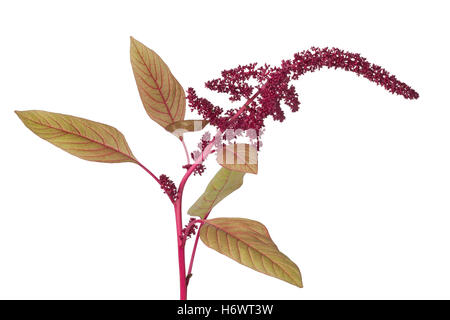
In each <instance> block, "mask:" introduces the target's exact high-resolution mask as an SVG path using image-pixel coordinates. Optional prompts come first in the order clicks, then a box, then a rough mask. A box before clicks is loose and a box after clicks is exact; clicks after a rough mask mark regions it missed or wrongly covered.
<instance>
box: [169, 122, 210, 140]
mask: <svg viewBox="0 0 450 320" xmlns="http://www.w3.org/2000/svg"><path fill="white" fill-rule="evenodd" d="M207 124H208V121H206V120H181V121H177V122H174V123H171V124H169V125H168V126H167V127H166V130H167V131H169V132H170V133H172V134H174V135H175V136H177V137H181V136H182V135H183V133H185V132H194V131H200V130H202V129H203V128H204V127H205V126H206V125H207Z"/></svg>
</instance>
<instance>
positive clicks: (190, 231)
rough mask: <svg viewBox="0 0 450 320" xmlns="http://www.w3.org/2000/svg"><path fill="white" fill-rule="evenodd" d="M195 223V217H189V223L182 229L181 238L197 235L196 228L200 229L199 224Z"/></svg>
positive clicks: (185, 238)
mask: <svg viewBox="0 0 450 320" xmlns="http://www.w3.org/2000/svg"><path fill="white" fill-rule="evenodd" d="M195 223H196V219H195V218H191V219H189V222H188V224H187V225H186V226H185V227H184V228H183V229H182V230H181V239H183V240H187V239H189V238H190V237H192V236H193V235H195V233H196V230H197V229H198V226H197V225H196V224H195Z"/></svg>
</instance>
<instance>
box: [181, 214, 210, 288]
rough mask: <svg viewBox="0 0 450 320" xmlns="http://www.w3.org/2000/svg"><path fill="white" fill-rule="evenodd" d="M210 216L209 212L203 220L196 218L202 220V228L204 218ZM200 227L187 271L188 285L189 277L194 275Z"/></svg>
mask: <svg viewBox="0 0 450 320" xmlns="http://www.w3.org/2000/svg"><path fill="white" fill-rule="evenodd" d="M210 212H211V211H210ZM208 216H209V212H208V213H207V214H206V215H205V217H204V218H203V220H195V221H199V222H200V228H201V226H202V225H203V223H204V220H206V219H207V218H208ZM200 228H199V229H198V231H197V235H196V237H195V242H194V247H193V248H192V254H191V261H190V262H189V269H188V273H187V276H188V280H187V283H186V286H187V285H188V284H189V279H190V278H191V277H192V267H193V265H194V259H195V252H196V251H197V244H198V239H199V238H200Z"/></svg>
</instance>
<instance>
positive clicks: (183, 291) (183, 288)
mask: <svg viewBox="0 0 450 320" xmlns="http://www.w3.org/2000/svg"><path fill="white" fill-rule="evenodd" d="M264 86H265V85H263V86H262V87H261V88H260V89H259V90H258V91H257V92H256V93H255V94H254V95H253V96H251V97H250V98H249V99H248V100H247V102H245V104H244V105H243V106H242V107H241V108H240V109H239V110H238V112H236V114H235V115H234V116H232V117H230V120H229V124H230V125H231V124H232V123H233V121H234V120H236V119H237V117H239V115H240V114H241V113H242V112H244V110H245V108H247V107H248V106H249V105H250V104H251V103H252V102H253V101H254V100H255V99H256V97H257V96H258V95H259V94H260V93H261V90H262V89H263V88H264ZM221 134H222V131H220V130H218V131H217V134H216V135H215V136H214V137H213V138H212V139H211V141H210V142H209V143H208V145H207V146H206V147H205V149H204V150H203V151H202V153H201V154H200V156H198V157H197V159H195V161H194V163H193V164H192V166H191V167H190V168H189V169H188V170H187V172H186V173H185V175H184V176H183V178H182V179H181V182H180V185H179V187H178V193H177V201H176V202H175V220H176V226H177V239H178V241H177V243H178V265H179V273H180V300H186V299H187V282H186V261H185V252H184V240H185V239H182V228H183V220H182V216H181V212H182V207H181V199H182V198H183V191H184V186H185V185H186V182H187V180H188V179H189V177H190V175H191V174H192V173H193V172H194V170H195V168H196V167H197V166H198V165H200V164H201V163H203V161H205V160H206V158H207V157H208V155H210V154H211V153H213V152H214V150H213V147H214V142H215V141H216V138H218V137H220V135H221ZM181 141H182V142H183V146H184V147H185V151H186V154H187V155H188V153H187V148H186V145H185V143H184V141H183V140H181ZM208 214H209V213H208ZM205 219H206V217H205ZM198 233H200V230H199V232H198ZM197 243H198V234H197V237H196V239H195V244H194V248H193V252H192V256H191V261H190V263H189V273H188V275H189V274H190V272H191V271H192V265H193V263H194V256H195V251H196V248H197Z"/></svg>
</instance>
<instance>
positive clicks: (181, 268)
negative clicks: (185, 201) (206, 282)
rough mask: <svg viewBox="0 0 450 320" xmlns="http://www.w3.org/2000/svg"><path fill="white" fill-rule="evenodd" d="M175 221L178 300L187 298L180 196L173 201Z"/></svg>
mask: <svg viewBox="0 0 450 320" xmlns="http://www.w3.org/2000/svg"><path fill="white" fill-rule="evenodd" d="M175 222H176V227H177V247H178V267H179V274H180V300H186V299H187V286H186V262H185V257H184V242H183V239H182V238H181V235H182V228H183V220H182V217H181V198H178V200H177V201H176V202H175Z"/></svg>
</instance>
